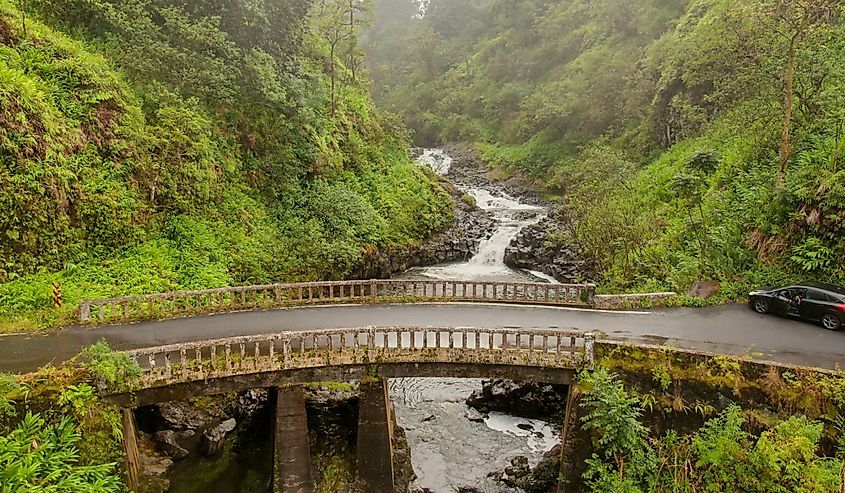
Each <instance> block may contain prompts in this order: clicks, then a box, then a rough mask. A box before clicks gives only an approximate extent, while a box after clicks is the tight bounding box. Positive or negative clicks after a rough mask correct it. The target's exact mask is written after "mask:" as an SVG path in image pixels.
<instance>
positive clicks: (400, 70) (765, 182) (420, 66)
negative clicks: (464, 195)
mask: <svg viewBox="0 0 845 493" xmlns="http://www.w3.org/2000/svg"><path fill="white" fill-rule="evenodd" d="M420 7H422V14H420V13H419V12H420V11H419V8H420ZM376 10H377V11H378V12H379V14H380V15H381V16H382V18H381V20H380V21H379V22H378V23H377V24H376V26H374V32H373V33H372V35H371V36H369V37H368V38H367V40H366V44H365V47H366V50H367V52H368V54H369V60H370V67H371V74H372V78H373V91H374V97H375V99H376V101H377V102H378V103H379V104H380V105H382V106H383V107H385V108H387V109H389V110H391V111H395V112H397V113H398V114H400V115H402V117H403V119H404V121H405V123H406V124H407V125H408V126H409V128H411V129H412V130H413V131H414V132H415V133H414V136H415V139H416V140H417V142H418V143H420V144H429V145H432V144H438V143H441V142H454V141H464V142H469V143H474V144H476V146H477V148H478V149H479V151H480V153H481V154H482V155H483V156H484V157H485V158H486V159H487V160H488V161H489V162H490V163H492V164H493V165H494V166H496V167H497V168H498V170H499V171H500V172H504V173H505V174H512V175H520V176H524V177H527V178H528V179H529V180H531V181H533V182H534V183H536V184H537V185H538V186H539V187H541V188H542V189H544V190H545V191H546V192H547V193H548V194H549V195H550V196H553V197H554V196H557V197H559V198H560V200H561V203H562V210H561V211H560V221H559V223H560V225H559V227H558V229H557V230H556V231H553V233H554V234H553V235H552V238H553V240H552V241H553V242H560V243H565V244H570V245H573V246H576V247H578V248H579V249H580V250H581V252H582V254H583V255H585V256H586V257H588V258H590V259H591V260H592V261H593V262H594V263H595V264H596V266H597V268H598V270H599V271H600V273H601V275H602V278H603V282H604V284H605V286H606V288H607V289H616V290H618V289H634V288H635V289H646V290H652V289H669V288H674V289H679V290H680V289H686V288H687V287H689V286H690V285H691V284H693V283H694V282H696V281H700V280H716V281H721V282H722V286H723V291H725V292H726V294H727V295H728V296H729V297H731V298H737V297H741V295H742V293H744V292H747V288H748V286H749V285H759V284H769V283H777V282H786V281H789V280H791V279H795V278H801V277H813V278H819V279H822V280H832V281H843V280H845V230H843V229H842V228H843V225H845V187H844V186H843V184H845V171H843V165H842V159H843V149H845V138H843V135H845V132H843V129H845V100H843V99H842V97H843V96H842V95H843V94H845V92H844V91H843V87H845V86H843V84H845V72H843V67H845V65H843V64H842V63H841V60H843V59H845V19H844V18H843V16H842V4H841V2H837V1H835V0H751V1H748V0H646V1H634V0H626V1H621V2H620V1H595V0H567V1H560V0H557V1H545V0H517V1H510V0H508V1H505V0H467V1H461V2H452V1H447V0H429V1H427V2H424V3H423V4H422V5H420V3H419V2H416V1H412V0H407V1H404V2H403V1H399V2H394V1H388V0H383V1H377V2H376ZM564 196H565V200H564V199H563V198H562V197H564Z"/></svg>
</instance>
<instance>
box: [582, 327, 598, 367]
mask: <svg viewBox="0 0 845 493" xmlns="http://www.w3.org/2000/svg"><path fill="white" fill-rule="evenodd" d="M595 341H596V335H595V334H593V333H592V332H589V333H587V334H585V335H584V361H585V363H587V364H588V365H590V366H592V365H593V364H594V363H595V354H594V352H593V350H594V344H595Z"/></svg>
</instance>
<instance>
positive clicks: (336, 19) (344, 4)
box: [312, 0, 354, 115]
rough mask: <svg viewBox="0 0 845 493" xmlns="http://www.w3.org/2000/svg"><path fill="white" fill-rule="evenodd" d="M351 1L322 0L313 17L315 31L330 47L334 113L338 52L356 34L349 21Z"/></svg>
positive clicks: (334, 108) (332, 110)
mask: <svg viewBox="0 0 845 493" xmlns="http://www.w3.org/2000/svg"><path fill="white" fill-rule="evenodd" d="M351 3H352V2H351V0H320V3H319V4H318V6H317V8H316V9H315V10H314V15H313V18H312V23H313V29H314V31H315V32H316V33H317V34H318V35H319V36H320V37H321V38H322V39H323V41H325V42H326V44H327V45H328V47H329V60H328V62H329V76H330V77H331V114H332V115H334V114H335V111H337V53H338V51H339V49H340V48H341V47H342V46H343V44H344V43H346V42H350V41H352V40H353V37H352V36H353V35H354V31H353V30H352V28H351V26H350V24H349V22H348V19H349V18H350V17H349V15H350V14H349V12H348V5H349V4H351Z"/></svg>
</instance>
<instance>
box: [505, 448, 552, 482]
mask: <svg viewBox="0 0 845 493" xmlns="http://www.w3.org/2000/svg"><path fill="white" fill-rule="evenodd" d="M559 476H560V445H556V446H555V447H554V448H552V449H551V450H550V451H548V452H546V453H545V454H544V455H543V459H542V460H541V461H540V463H539V464H537V466H535V467H534V468H533V469H530V468H529V467H528V459H527V458H525V457H521V456H520V457H515V458H514V459H513V460H512V461H511V466H510V467H508V468H506V469H505V474H504V475H503V476H502V479H501V481H502V482H504V483H505V484H507V485H508V486H511V487H513V488H519V489H521V490H523V491H525V493H548V492H549V491H556V487H557V482H558V477H559Z"/></svg>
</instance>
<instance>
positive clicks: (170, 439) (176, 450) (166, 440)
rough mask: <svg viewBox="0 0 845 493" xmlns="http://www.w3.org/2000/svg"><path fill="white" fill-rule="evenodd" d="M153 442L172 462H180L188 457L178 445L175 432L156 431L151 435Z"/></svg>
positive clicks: (187, 453) (185, 451)
mask: <svg viewBox="0 0 845 493" xmlns="http://www.w3.org/2000/svg"><path fill="white" fill-rule="evenodd" d="M153 440H155V442H156V444H157V445H158V448H159V450H161V451H162V452H164V453H165V454H167V455H168V456H170V457H171V458H172V459H174V460H181V459H184V458H185V457H187V456H188V455H189V452H188V451H187V450H186V449H184V448H182V446H181V445H179V442H178V441H177V438H176V432H174V431H173V430H165V431H157V432H155V433H154V434H153Z"/></svg>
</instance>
